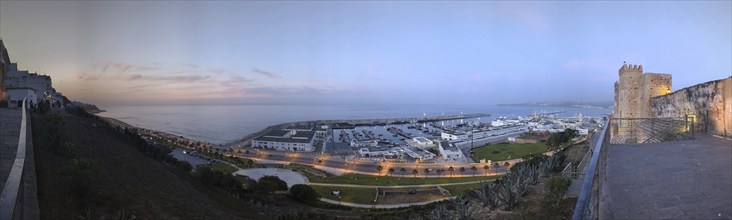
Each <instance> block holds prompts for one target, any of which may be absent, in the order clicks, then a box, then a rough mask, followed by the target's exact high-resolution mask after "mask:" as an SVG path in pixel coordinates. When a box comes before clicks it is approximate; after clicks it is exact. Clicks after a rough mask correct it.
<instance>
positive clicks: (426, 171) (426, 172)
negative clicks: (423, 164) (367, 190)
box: [424, 168, 430, 178]
mask: <svg viewBox="0 0 732 220" xmlns="http://www.w3.org/2000/svg"><path fill="white" fill-rule="evenodd" d="M427 174H430V169H427V168H424V177H425V178H427Z"/></svg>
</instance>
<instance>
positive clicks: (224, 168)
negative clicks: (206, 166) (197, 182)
mask: <svg viewBox="0 0 732 220" xmlns="http://www.w3.org/2000/svg"><path fill="white" fill-rule="evenodd" d="M210 167H211V170H217V171H221V172H224V173H227V174H231V173H233V172H236V171H237V170H239V169H237V168H236V167H232V166H231V165H229V164H226V163H215V164H211V166H210Z"/></svg>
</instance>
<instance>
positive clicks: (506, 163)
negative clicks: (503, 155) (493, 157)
mask: <svg viewBox="0 0 732 220" xmlns="http://www.w3.org/2000/svg"><path fill="white" fill-rule="evenodd" d="M510 165H511V163H509V162H508V161H506V162H505V163H503V166H505V167H506V173H508V166H510Z"/></svg>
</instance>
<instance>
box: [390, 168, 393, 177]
mask: <svg viewBox="0 0 732 220" xmlns="http://www.w3.org/2000/svg"><path fill="white" fill-rule="evenodd" d="M389 175H390V176H391V175H394V168H389Z"/></svg>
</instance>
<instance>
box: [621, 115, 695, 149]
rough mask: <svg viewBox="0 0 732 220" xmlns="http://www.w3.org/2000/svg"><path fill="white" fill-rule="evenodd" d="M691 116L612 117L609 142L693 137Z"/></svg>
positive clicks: (640, 142)
mask: <svg viewBox="0 0 732 220" xmlns="http://www.w3.org/2000/svg"><path fill="white" fill-rule="evenodd" d="M696 124H697V123H696V122H695V121H694V118H693V117H678V118H613V122H612V124H611V125H610V126H611V128H612V129H611V136H612V137H611V138H610V143H611V144H642V143H658V142H665V141H674V140H688V139H693V138H694V133H695V130H696V129H695V128H696V127H697V126H696Z"/></svg>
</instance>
